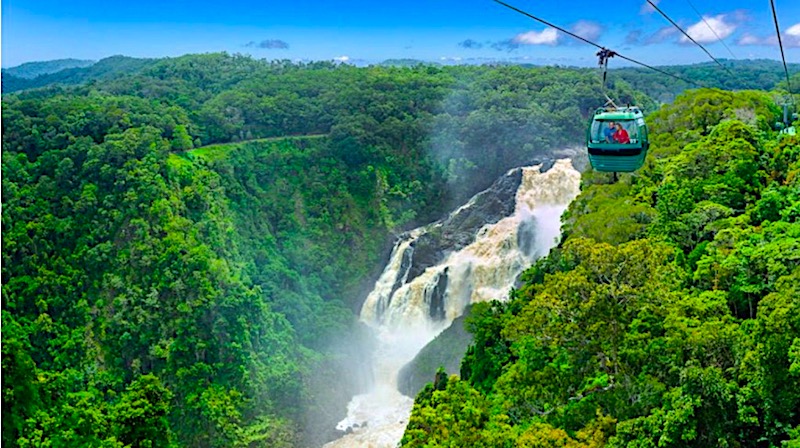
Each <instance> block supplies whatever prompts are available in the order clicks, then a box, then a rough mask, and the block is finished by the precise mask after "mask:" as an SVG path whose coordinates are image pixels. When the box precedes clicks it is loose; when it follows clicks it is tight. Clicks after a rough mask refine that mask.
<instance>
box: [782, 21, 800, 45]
mask: <svg viewBox="0 0 800 448" xmlns="http://www.w3.org/2000/svg"><path fill="white" fill-rule="evenodd" d="M783 34H784V35H785V36H786V46H787V47H793V48H798V47H800V23H795V24H794V25H792V26H790V27H789V28H787V29H786V31H785V32H784V33H783Z"/></svg>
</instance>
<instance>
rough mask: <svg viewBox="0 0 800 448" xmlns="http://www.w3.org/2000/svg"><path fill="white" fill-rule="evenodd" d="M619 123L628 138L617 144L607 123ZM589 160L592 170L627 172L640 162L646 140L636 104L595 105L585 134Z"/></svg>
mask: <svg viewBox="0 0 800 448" xmlns="http://www.w3.org/2000/svg"><path fill="white" fill-rule="evenodd" d="M610 123H614V124H619V125H620V126H621V127H622V129H624V130H625V131H626V132H627V134H628V138H629V139H630V141H628V142H625V143H620V142H619V141H617V140H615V139H613V138H612V137H611V136H610V135H609V134H608V131H607V130H608V129H609V124H610ZM586 146H587V149H588V150H589V162H590V163H591V164H592V168H594V169H595V170H596V171H604V172H622V173H629V172H632V171H636V170H638V169H639V168H641V166H642V165H643V164H644V159H645V157H647V149H648V147H649V146H650V143H649V141H648V138H647V125H646V124H645V122H644V115H643V114H642V111H641V109H639V108H638V107H635V106H633V107H630V106H629V107H616V108H599V109H597V110H596V111H595V112H594V116H593V117H592V121H591V123H589V129H588V131H587V133H586Z"/></svg>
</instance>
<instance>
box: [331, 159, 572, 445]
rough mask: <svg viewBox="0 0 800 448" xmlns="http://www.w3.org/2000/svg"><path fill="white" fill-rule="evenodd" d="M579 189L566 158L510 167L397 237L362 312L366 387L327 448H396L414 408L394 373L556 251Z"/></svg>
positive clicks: (353, 403)
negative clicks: (369, 349) (370, 352)
mask: <svg viewBox="0 0 800 448" xmlns="http://www.w3.org/2000/svg"><path fill="white" fill-rule="evenodd" d="M579 190H580V173H579V172H578V171H576V170H575V169H574V168H573V167H572V164H571V162H570V160H568V159H563V160H558V161H556V162H555V164H554V165H553V167H552V168H550V169H549V170H547V171H545V172H544V173H542V172H541V165H539V166H532V167H523V168H515V169H513V170H511V171H509V172H508V173H507V174H506V175H505V176H504V177H503V178H501V179H500V180H498V181H497V182H495V184H494V185H493V186H492V187H490V188H489V189H488V190H486V191H484V192H481V193H479V194H478V195H476V196H475V197H473V198H472V199H471V200H470V201H469V202H468V203H467V204H465V205H463V206H462V207H459V208H458V209H457V210H455V211H454V212H452V213H451V214H450V215H449V216H448V218H446V219H444V220H442V221H439V222H436V223H433V224H430V225H428V226H425V227H420V228H418V229H415V230H413V231H411V232H408V233H407V234H405V235H404V236H402V237H401V238H400V240H399V241H398V242H397V243H396V244H395V247H394V249H393V251H392V254H391V256H390V259H389V262H388V264H387V265H386V268H385V269H384V271H383V273H382V274H381V276H380V278H379V279H378V281H377V282H376V283H375V288H374V289H373V290H372V292H371V293H370V294H369V295H368V296H367V299H366V300H365V302H364V304H363V306H362V309H361V320H363V321H364V322H366V323H367V324H368V325H370V326H372V327H373V328H374V329H375V332H376V335H377V338H378V345H377V349H376V353H375V354H374V363H375V365H374V366H373V372H374V378H375V384H374V385H373V389H372V391H370V392H369V393H366V394H362V395H357V396H355V397H353V399H352V401H351V402H350V404H349V405H348V407H347V411H348V412H347V417H346V418H345V419H344V420H342V421H341V422H339V424H338V425H337V429H339V430H342V431H347V432H348V434H347V435H345V436H344V437H342V438H341V439H339V440H336V441H334V442H331V443H329V444H327V445H325V446H326V447H328V448H335V447H375V448H378V447H394V446H396V445H397V443H398V442H399V441H400V438H401V437H402V435H403V431H404V430H405V427H406V424H407V423H408V417H409V416H410V414H411V408H412V406H413V398H411V397H406V396H404V395H402V394H401V393H400V392H398V391H397V384H396V380H397V374H398V372H399V371H400V369H401V368H402V367H403V365H405V364H406V363H408V362H409V361H411V360H412V359H413V358H414V356H415V355H416V354H417V353H418V352H419V351H420V350H421V349H422V348H423V347H424V346H425V345H426V344H427V343H428V342H430V341H431V340H432V339H433V338H434V337H435V336H436V335H437V334H438V333H439V332H441V331H442V330H444V329H445V328H447V327H448V326H449V325H450V323H451V322H452V321H453V319H455V318H457V317H459V316H460V315H461V314H462V313H463V312H464V309H465V308H466V306H467V305H468V304H470V303H476V302H480V301H487V300H492V299H500V300H504V299H506V298H507V297H508V293H509V290H510V289H511V288H512V287H513V286H514V284H515V282H516V281H517V278H518V276H519V275H520V274H521V273H522V271H523V270H524V269H526V268H527V267H529V266H530V265H531V264H532V263H533V261H534V260H535V259H536V258H538V257H541V256H543V255H546V254H547V252H548V251H549V250H550V249H551V248H552V247H553V246H554V245H555V244H556V242H557V239H558V237H559V235H560V224H561V221H560V218H561V214H562V213H563V212H564V210H566V208H567V206H568V205H569V203H570V202H571V201H572V200H573V199H574V198H575V197H576V196H577V195H578V193H579ZM504 192H505V193H504ZM512 206H513V208H512ZM479 218H480V219H479Z"/></svg>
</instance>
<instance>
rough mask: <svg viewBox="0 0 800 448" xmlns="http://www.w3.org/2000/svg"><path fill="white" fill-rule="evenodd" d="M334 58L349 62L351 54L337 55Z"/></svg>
mask: <svg viewBox="0 0 800 448" xmlns="http://www.w3.org/2000/svg"><path fill="white" fill-rule="evenodd" d="M333 60H334V61H339V62H347V61H349V60H350V56H337V57H335V58H333Z"/></svg>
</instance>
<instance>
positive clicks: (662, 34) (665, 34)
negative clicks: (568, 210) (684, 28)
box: [644, 25, 678, 45]
mask: <svg viewBox="0 0 800 448" xmlns="http://www.w3.org/2000/svg"><path fill="white" fill-rule="evenodd" d="M677 33H678V29H677V28H675V27H674V26H671V25H667V26H665V27H663V28H661V29H659V30H658V31H656V32H655V33H653V34H652V35H651V36H648V37H647V39H645V40H644V44H645V45H652V44H660V43H662V42H664V41H666V40H667V39H669V38H671V37H672V36H674V35H675V34H677Z"/></svg>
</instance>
